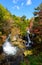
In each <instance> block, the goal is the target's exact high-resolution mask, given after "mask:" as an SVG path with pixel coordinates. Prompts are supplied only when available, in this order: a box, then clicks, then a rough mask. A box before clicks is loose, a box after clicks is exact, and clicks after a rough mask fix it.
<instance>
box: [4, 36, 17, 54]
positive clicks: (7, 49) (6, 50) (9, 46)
mask: <svg viewBox="0 0 42 65" xmlns="http://www.w3.org/2000/svg"><path fill="white" fill-rule="evenodd" d="M9 37H10V35H9V36H8V38H7V39H6V41H5V43H4V44H3V51H4V53H6V54H7V55H15V54H16V53H17V50H18V48H17V47H15V46H12V44H11V43H10V42H9V41H8V39H9Z"/></svg>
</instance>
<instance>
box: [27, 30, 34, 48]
mask: <svg viewBox="0 0 42 65" xmlns="http://www.w3.org/2000/svg"><path fill="white" fill-rule="evenodd" d="M29 35H30V30H29V29H28V31H27V39H28V41H27V42H26V47H31V44H33V42H32V41H31V39H30V37H29Z"/></svg>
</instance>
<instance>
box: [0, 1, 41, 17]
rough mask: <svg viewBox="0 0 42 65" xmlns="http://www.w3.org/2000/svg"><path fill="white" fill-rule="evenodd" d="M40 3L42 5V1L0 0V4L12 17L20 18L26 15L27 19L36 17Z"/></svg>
mask: <svg viewBox="0 0 42 65" xmlns="http://www.w3.org/2000/svg"><path fill="white" fill-rule="evenodd" d="M40 3H42V0H0V4H2V5H3V6H4V7H5V8H7V9H8V10H9V11H10V12H11V13H12V15H13V14H14V15H16V16H20V17H21V16H23V15H25V16H26V17H27V18H31V17H33V16H34V15H33V12H34V11H35V10H34V8H36V7H37V6H38V5H39V4H40Z"/></svg>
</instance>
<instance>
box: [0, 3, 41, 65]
mask: <svg viewBox="0 0 42 65" xmlns="http://www.w3.org/2000/svg"><path fill="white" fill-rule="evenodd" d="M34 10H35V11H34V12H33V15H34V17H32V18H30V19H27V18H26V16H25V15H23V16H21V17H19V16H16V15H15V14H14V15H12V14H11V12H10V11H8V9H6V8H5V7H4V6H3V5H2V4H0V48H1V46H2V45H3V44H4V42H5V40H6V39H7V37H8V35H9V34H11V36H10V41H11V42H12V44H13V45H15V46H17V47H19V48H20V49H25V50H24V51H22V52H21V53H23V54H24V60H23V61H21V62H20V65H42V3H41V4H40V5H39V6H37V7H35V8H34ZM28 29H30V39H31V41H33V44H32V47H31V48H30V49H28V50H27V49H26V47H25V43H26V42H27V40H26V39H25V38H26V34H27V31H28ZM15 36H16V37H17V38H16V40H15V39H13V37H15ZM23 44H24V45H23ZM2 59H3V58H2V53H1V49H0V61H1V60H2ZM3 65H6V64H3ZM9 65H10V64H9Z"/></svg>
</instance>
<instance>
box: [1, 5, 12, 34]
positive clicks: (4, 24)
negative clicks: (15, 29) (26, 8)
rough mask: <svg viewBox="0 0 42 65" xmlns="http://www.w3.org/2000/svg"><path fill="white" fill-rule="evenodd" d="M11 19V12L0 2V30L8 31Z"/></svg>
mask: <svg viewBox="0 0 42 65" xmlns="http://www.w3.org/2000/svg"><path fill="white" fill-rule="evenodd" d="M12 23H13V19H12V15H11V13H10V12H9V11H8V10H7V9H5V8H4V7H3V6H2V5H1V4H0V31H2V33H6V34H8V33H10V28H11V26H12Z"/></svg>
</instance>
